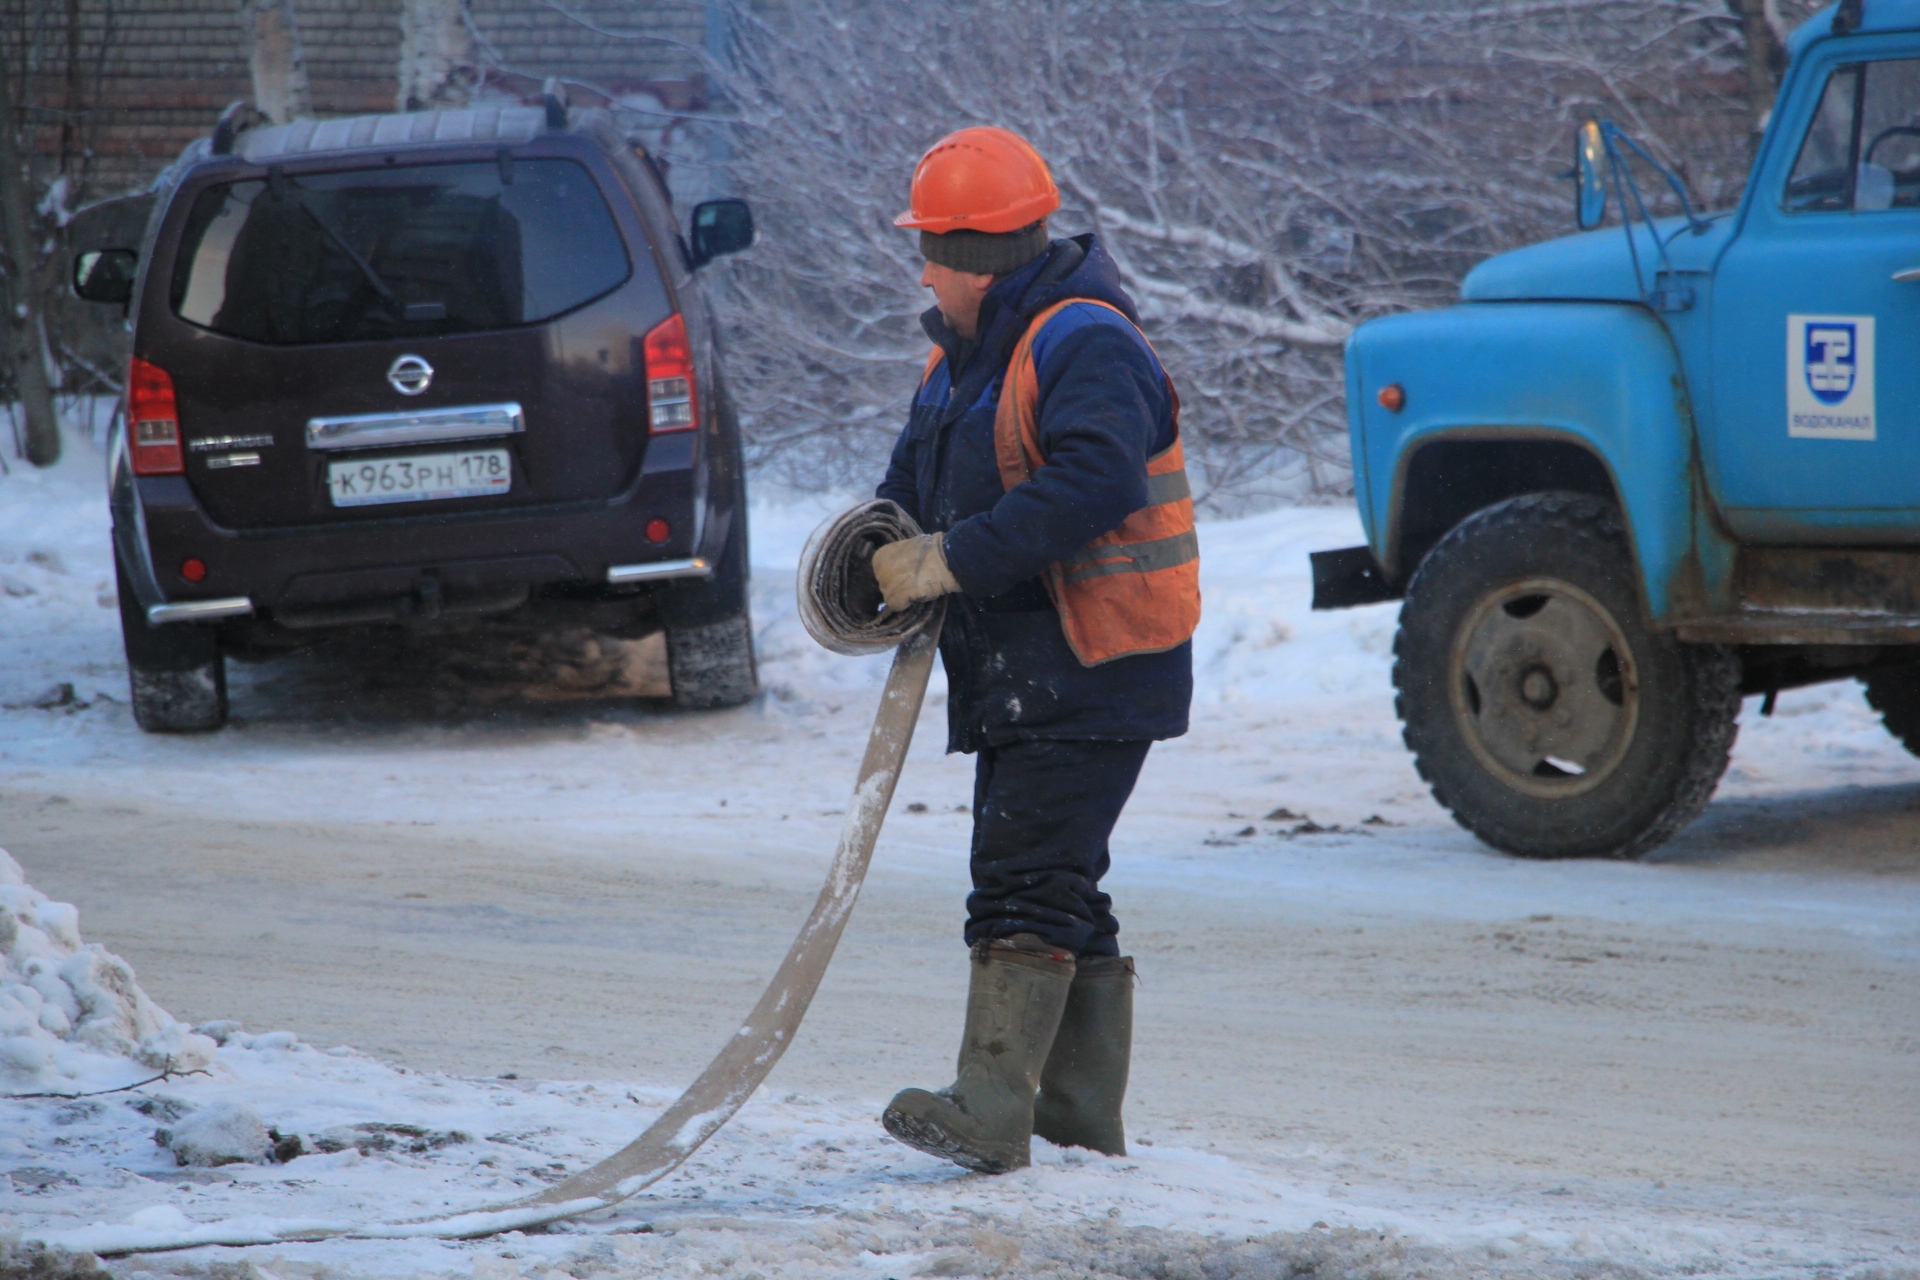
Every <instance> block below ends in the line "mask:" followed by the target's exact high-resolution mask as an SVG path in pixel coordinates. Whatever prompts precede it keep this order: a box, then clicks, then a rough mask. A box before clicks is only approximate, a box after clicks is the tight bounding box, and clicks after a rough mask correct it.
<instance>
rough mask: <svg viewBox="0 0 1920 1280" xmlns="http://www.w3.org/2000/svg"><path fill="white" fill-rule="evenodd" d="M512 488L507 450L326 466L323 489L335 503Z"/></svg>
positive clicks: (426, 499)
mask: <svg viewBox="0 0 1920 1280" xmlns="http://www.w3.org/2000/svg"><path fill="white" fill-rule="evenodd" d="M512 487H513V462H512V460H511V458H510V457H509V455H508V453H507V451H506V450H505V449H470V450H468V451H467V452H465V453H414V454H406V455H404V456H401V457H395V458H366V459H362V460H361V461H358V462H329V463H328V464H327V490H328V492H329V493H330V494H331V495H332V497H333V505H334V506H336V507H370V506H374V505H376V504H378V503H382V502H436V501H439V500H440V499H443V498H483V497H486V496H487V495H488V494H493V493H505V492H506V491H507V490H509V489H511V488H512Z"/></svg>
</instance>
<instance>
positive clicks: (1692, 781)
mask: <svg viewBox="0 0 1920 1280" xmlns="http://www.w3.org/2000/svg"><path fill="white" fill-rule="evenodd" d="M1394 655H1395V657H1396V659H1397V661H1396V662H1395V663H1394V668H1393V682H1394V688H1395V689H1396V690H1397V691H1398V694H1399V697H1398V699H1397V700H1396V703H1395V709H1396V710H1397V711H1398V712H1399V714H1400V719H1401V722H1402V724H1403V725H1404V726H1405V738H1406V743H1407V747H1408V748H1409V749H1410V750H1411V751H1412V752H1413V755H1414V762H1415V764H1416V765H1417V766H1418V768H1419V770H1420V776H1421V777H1423V778H1425V779H1426V780H1427V782H1428V784H1429V785H1431V786H1432V788H1433V795H1434V799H1436V800H1438V801H1439V802H1440V803H1441V804H1442V805H1444V806H1445V807H1446V808H1447V809H1449V810H1451V811H1452V812H1453V816H1454V818H1455V819H1456V820H1457V821H1458V822H1459V823H1460V825H1461V826H1463V827H1465V828H1466V829H1467V830H1469V831H1471V832H1473V833H1474V835H1476V836H1478V837H1480V839H1482V840H1484V841H1486V842H1487V843H1488V844H1490V845H1492V846H1493V847H1494V848H1496V849H1501V850H1504V851H1506V852H1508V853H1514V854H1519V855H1521V856H1523V857H1529V858H1572V857H1609V858H1634V857H1638V856H1640V855H1641V854H1643V853H1645V852H1646V851H1647V850H1649V849H1652V848H1654V847H1655V846H1656V845H1658V844H1660V843H1661V842H1662V841H1664V840H1666V839H1668V838H1669V837H1671V836H1672V835H1673V834H1674V833H1675V832H1677V831H1678V830H1679V829H1680V828H1681V827H1683V826H1685V825H1686V824H1687V823H1688V822H1690V821H1691V820H1692V819H1693V818H1694V817H1695V816H1696V815H1697V814H1698V813H1699V812H1700V810H1701V809H1702V808H1703V807H1704V806H1705V805H1706V803H1707V799H1708V797H1710V796H1711V795H1712V794H1713V789H1714V786H1715V785H1716V784H1717V783H1718V782H1719V780H1720V775H1721V773H1722V772H1724V771H1725V769H1726V767H1727V753H1728V751H1729V750H1730V749H1731V748H1732V746H1733V738H1734V733H1735V729H1736V726H1735V721H1736V718H1737V717H1738V715H1739V712H1740V692H1739V677H1740V668H1739V662H1738V660H1737V658H1736V657H1735V656H1734V653H1733V651H1732V650H1731V649H1728V648H1725V647H1723V646H1718V645H1689V644H1682V643H1680V642H1679V641H1677V640H1675V639H1674V638H1673V637H1672V636H1671V635H1668V634H1664V633H1659V632H1654V631H1650V630H1649V629H1648V628H1647V627H1646V626H1645V625H1644V624H1643V623H1642V621H1641V611H1640V592H1639V588H1638V585H1637V583H1636V580H1635V576H1634V566H1633V558H1632V555H1631V554H1630V553H1629V551H1628V548H1627V540H1626V534H1625V532H1624V531H1623V529H1622V527H1621V523H1620V516H1619V512H1618V511H1617V510H1616V509H1615V508H1614V507H1613V506H1612V504H1610V503H1606V502H1602V501H1600V500H1599V499H1596V498H1591V497H1587V496H1585V495H1582V494H1573V493H1536V494H1528V495H1525V496H1523V497H1518V498H1513V499H1509V500H1508V501H1506V502H1503V503H1500V504H1499V505H1497V506H1493V507H1488V508H1487V509H1486V510H1484V511H1480V512H1478V513H1476V514H1475V515H1473V516H1470V517H1468V518H1467V519H1466V520H1464V521H1462V522H1461V523H1460V524H1459V525H1458V526H1457V527H1455V528H1454V530H1453V531H1452V532H1450V533H1449V534H1447V536H1446V537H1445V538H1443V539H1441V540H1440V542H1439V544H1438V545H1436V546H1435V547H1434V548H1433V550H1432V551H1430V552H1428V553H1427V556H1426V558H1425V559H1424V560H1423V561H1422V562H1421V564H1420V568H1419V570H1418V571H1417V572H1416V573H1415V574H1414V576H1413V581H1412V582H1411V583H1410V584H1409V586H1408V590H1407V602H1406V604H1405V605H1404V606H1403V607H1402V609H1401V611H1400V634H1399V636H1398V638H1397V639H1396V640H1395V642H1394Z"/></svg>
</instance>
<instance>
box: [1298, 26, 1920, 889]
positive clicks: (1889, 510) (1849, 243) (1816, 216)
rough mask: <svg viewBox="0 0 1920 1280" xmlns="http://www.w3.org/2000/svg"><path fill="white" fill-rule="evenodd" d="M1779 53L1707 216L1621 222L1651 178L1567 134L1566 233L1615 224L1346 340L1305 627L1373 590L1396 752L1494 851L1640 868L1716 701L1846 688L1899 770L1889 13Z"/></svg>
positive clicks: (1913, 139) (1902, 205) (1717, 722)
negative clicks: (1343, 459)
mask: <svg viewBox="0 0 1920 1280" xmlns="http://www.w3.org/2000/svg"><path fill="white" fill-rule="evenodd" d="M1789 49H1790V54H1791V61H1790V63H1789V68H1788V72H1787V75H1786V77H1785V80H1784V82H1783V84H1782V86H1781V92H1780V96H1779V100H1778V102H1777V103H1776V104H1775V105H1774V108H1773V111H1772V116H1771V122H1770V124H1769V126H1768V129H1767V133H1766V136H1765V138H1764V140H1763V141H1762V143H1761V145H1760V147H1759V150H1758V154H1757V155H1756V157H1755V159H1754V163H1753V169H1752V174H1751V177H1750V178H1749V180H1748V182H1747V187H1746V191H1745V192H1744V194H1743V196H1742V198H1741V201H1740V204H1739V207H1738V208H1736V209H1734V210H1733V211H1731V212H1729V213H1724V214H1716V215H1711V216H1699V215H1695V214H1693V213H1692V212H1691V210H1687V211H1686V212H1685V214H1684V216H1682V217H1677V218H1663V219H1657V220H1654V219H1649V218H1647V217H1646V214H1645V208H1646V201H1645V199H1644V198H1643V196H1642V195H1641V193H1640V190H1639V188H1638V186H1637V184H1636V183H1635V181H1634V179H1633V170H1634V168H1635V167H1639V168H1640V169H1641V170H1642V171H1643V172H1645V171H1646V170H1647V168H1648V167H1649V166H1650V165H1651V158H1650V157H1648V156H1647V155H1646V153H1645V152H1644V151H1643V150H1642V149H1641V148H1639V147H1638V146H1637V144H1635V143H1634V142H1633V140H1632V139H1631V138H1629V137H1627V136H1626V135H1625V134H1624V133H1623V132H1622V131H1620V130H1619V129H1618V128H1617V127H1615V126H1613V125H1612V124H1610V123H1608V122H1603V121H1593V122H1589V123H1588V124H1587V125H1585V126H1583V127H1582V129H1581V130H1580V133H1579V136H1578V140H1577V145H1576V148H1575V160H1576V165H1575V176H1576V179H1577V183H1578V204H1579V217H1578V219H1577V220H1578V222H1579V224H1580V225H1581V226H1584V227H1596V226H1598V224H1599V223H1600V221H1601V219H1602V217H1603V216H1604V211H1605V206H1606V201H1607V196H1608V194H1609V193H1613V194H1615V195H1617V196H1618V197H1619V198H1620V200H1621V201H1622V202H1624V203H1625V204H1626V205H1627V207H1626V208H1624V209H1622V210H1621V214H1622V218H1621V222H1622V225H1621V226H1620V227H1617V228H1611V229H1607V230H1594V231H1589V232H1588V233H1587V234H1585V235H1578V236H1573V237H1571V238H1567V239H1562V240H1556V241H1553V242H1551V243H1548V244H1541V245H1535V246H1533V247H1531V248H1526V249H1521V250H1519V251H1517V252H1514V253H1509V254H1505V255H1502V256H1500V257H1496V258H1493V259H1491V260H1489V261H1487V262H1485V263H1482V264H1481V265H1480V266H1479V267H1478V268H1476V269H1475V270H1474V271H1473V272H1472V274H1470V275H1469V276H1468V277H1467V279H1466V281H1465V283H1464V284H1463V285H1462V287H1461V291H1460V293H1461V299H1462V302H1461V305H1459V306H1455V307H1451V308H1448V309H1444V310H1439V311H1432V312H1426V313H1422V314H1417V315H1401V316H1391V317H1386V318H1383V319H1379V320H1375V321H1372V322H1370V323H1368V324H1366V325H1364V326H1362V327H1361V328H1360V329H1359V330H1357V331H1356V332H1355V334H1354V336H1353V338H1352V340H1351V342H1350V345H1349V346H1348V349H1347V370H1346V377H1347V404H1348V423H1349V430H1350V434H1351V437H1352V443H1353V459H1354V473H1355V488H1356V490H1357V491H1358V496H1359V504H1360V514H1361V518H1362V521H1363V523H1364V525H1365V527H1366V531H1367V537H1368V545H1366V546H1364V547H1354V548H1350V549H1348V550H1344V551H1335V552H1322V553H1317V554H1316V555H1315V556H1314V578H1315V600H1314V606H1315V607H1316V608H1326V607H1339V606H1342V605H1348V604H1358V603H1363V602H1365V601H1368V600H1384V599H1394V598H1398V597H1402V596H1404V597H1405V600H1406V603H1405V605H1404V606H1403V607H1402V609H1401V612H1400V632H1399V636H1398V639H1397V641H1396V643H1395V656H1396V658H1397V661H1396V663H1395V666H1394V683H1395V686H1396V688H1397V690H1398V693H1399V698H1398V702H1397V707H1398V710H1399V714H1400V716H1401V719H1402V721H1403V723H1404V725H1405V737H1406V743H1407V746H1408V747H1409V748H1410V749H1411V750H1412V751H1413V753H1414V757H1415V761H1416V763H1417V764H1418V766H1419V769H1420V773H1421V775H1422V776H1423V777H1424V778H1426V779H1427V781H1428V782H1429V783H1430V784H1431V785H1432V787H1433V792H1434V796H1435V798H1436V799H1438V800H1439V801H1440V803H1441V804H1443V805H1445V806H1446V807H1447V808H1449V809H1451V810H1452V811H1453V814H1454V816H1455V817H1456V818H1457V819H1458V820H1459V821H1460V822H1461V824H1462V825H1464V826H1465V827H1467V828H1468V829H1469V830H1471V831H1472V832H1474V833H1475V834H1476V835H1478V836H1479V837H1480V838H1481V839H1483V840H1485V841H1486V842H1487V843H1488V844H1491V845H1493V846H1495V847H1496V848H1500V849H1504V850H1508V851H1510V852H1513V853H1518V854H1525V855H1529V856H1536V857H1559V856H1568V855H1603V856H1614V857H1630V856H1636V855H1638V854H1640V853H1642V852H1644V851H1646V850H1648V849H1650V848H1652V847H1654V846H1655V845H1657V844H1658V843H1660V842H1661V841H1662V840H1664V839H1666V838H1667V837H1668V836H1670V835H1672V834H1673V833H1674V832H1675V831H1677V830H1679V828H1680V827H1681V826H1682V825H1683V824H1684V823H1686V822H1687V821H1688V820H1690V819H1691V818H1692V817H1693V816H1694V815H1695V814H1697V813H1698V812H1699V811H1700V809H1701V808H1702V807H1703V806H1704V805H1705V804H1706V802H1707V798H1708V797H1709V796H1710V795H1711V794H1712V792H1713V789H1714V787H1715V785H1716V784H1717V783H1718V781H1719V778H1720V775H1721V773H1722V771H1723V770H1724V769H1725V768H1726V763H1727V755H1728V751H1729V749H1730V748H1731V746H1732V743H1733V737H1734V728H1735V720H1736V717H1737V715H1738V713H1739V709H1740V703H1741V698H1742V696H1743V695H1748V694H1758V695H1763V696H1764V697H1765V699H1766V701H1765V702H1764V704H1763V705H1762V708H1761V711H1762V714H1767V713H1770V712H1771V711H1772V709H1773V699H1774V696H1775V695H1776V694H1777V693H1778V692H1779V691H1780V690H1782V689H1791V688H1794V687H1796V686H1801V685H1810V684H1815V683H1818V682H1820V681H1826V680H1839V679H1846V678H1858V679H1860V680H1862V681H1863V682H1864V683H1865V685H1866V691H1867V699H1868V701H1869V702H1870V703H1871V704H1872V705H1873V706H1874V707H1875V708H1876V709H1878V710H1879V711H1880V712H1881V714H1882V717H1883V719H1884V721H1885V723H1886V726H1887V728H1888V729H1889V730H1891V731H1892V732H1893V733H1894V734H1895V735H1896V736H1898V737H1899V738H1900V739H1901V740H1902V741H1903V742H1904V743H1905V744H1906V745H1907V746H1908V747H1909V748H1910V749H1913V750H1916V751H1920V2H1916V0H1866V3H1865V4H1864V5H1862V4H1861V3H1860V0H1847V2H1846V3H1842V4H1840V5H1837V6H1833V7H1830V8H1828V9H1827V10H1825V11H1823V12H1822V13H1820V14H1819V15H1817V16H1816V17H1815V18H1814V19H1813V20H1812V21H1810V22H1808V23H1807V24H1805V25H1804V26H1802V27H1801V28H1800V29H1799V30H1798V31H1797V32H1796V33H1795V34H1794V36H1793V37H1792V40H1791V41H1790V46H1789ZM1652 167H1653V168H1655V169H1658V166H1652ZM1662 173H1663V174H1664V171H1662ZM1664 176H1666V177H1667V179H1668V181H1669V182H1670V183H1671V185H1672V186H1673V189H1674V192H1675V194H1676V195H1678V196H1679V197H1680V200H1679V204H1680V207H1681V208H1682V209H1683V210H1685V209H1686V203H1685V198H1684V189H1683V188H1682V186H1681V184H1679V183H1678V182H1677V181H1676V180H1673V179H1672V176H1671V175H1670V174H1664Z"/></svg>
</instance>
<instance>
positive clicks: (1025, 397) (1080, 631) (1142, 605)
mask: <svg viewBox="0 0 1920 1280" xmlns="http://www.w3.org/2000/svg"><path fill="white" fill-rule="evenodd" d="M1076 302H1085V303H1088V304H1090V305H1092V306H1097V307H1106V308H1107V310H1109V311H1111V312H1113V313H1114V314H1115V315H1117V316H1120V317H1121V318H1122V319H1126V315H1125V313H1124V312H1122V311H1121V310H1120V309H1119V308H1118V307H1114V306H1109V305H1108V304H1107V303H1104V302H1098V301H1096V300H1094V299H1092V298H1069V299H1068V300H1067V301H1065V302H1061V303H1058V304H1056V305H1054V306H1051V307H1048V308H1047V309H1046V310H1045V311H1042V312H1041V313H1040V314H1039V315H1037V316H1035V317H1034V318H1033V323H1031V324H1030V325H1028V326H1027V331H1026V333H1025V334H1024V335H1022V337H1021V339H1020V342H1019V345H1018V346H1016V347H1014V349H1013V358H1012V360H1011V361H1009V362H1008V365H1007V373H1006V378H1005V381H1004V383H1003V385H1002V388H1001V391H1000V403H999V405H998V406H997V408H996V409H995V412H994V420H993V446H994V455H995V460H996V461H997V462H998V463H999V465H1000V483H1001V484H1002V485H1003V486H1005V487H1006V488H1008V489H1012V488H1013V487H1014V486H1015V485H1018V484H1024V483H1026V482H1027V480H1029V479H1030V478H1032V476H1033V473H1034V472H1035V471H1038V470H1039V469H1040V468H1041V467H1043V466H1045V465H1046V461H1047V459H1046V455H1045V454H1044V453H1043V452H1042V451H1041V447H1040V379H1039V376H1038V374H1037V372H1036V371H1035V369H1034V362H1033V340H1034V338H1035V337H1037V336H1038V335H1039V333H1040V330H1041V329H1042V328H1044V327H1045V326H1046V323H1047V321H1049V320H1051V319H1053V317H1054V316H1055V315H1057V314H1059V312H1060V311H1061V310H1062V309H1063V308H1066V307H1070V306H1072V305H1074V303H1076ZM1127 323H1128V324H1132V323H1133V322H1132V321H1130V320H1129V321H1128V322H1127ZM1136 332H1138V330H1136ZM1140 340H1141V341H1142V342H1145V341H1146V337H1145V335H1144V334H1143V335H1141V339H1140ZM1148 350H1152V345H1151V344H1148ZM928 372H929V373H931V372H932V365H931V364H929V366H928ZM1165 373H1166V371H1165V370H1164V369H1162V371H1161V376H1163V377H1165ZM1167 395H1168V397H1169V399H1170V400H1171V401H1172V407H1173V433H1174V434H1173V443H1172V444H1171V445H1169V446H1168V447H1167V448H1165V449H1163V450H1161V451H1160V452H1159V453H1157V454H1155V455H1154V456H1153V457H1151V458H1149V459H1147V505H1146V506H1144V507H1142V508H1141V509H1140V510H1138V511H1136V512H1134V513H1133V514H1132V515H1130V516H1128V517H1127V518H1126V520H1125V521H1124V522H1123V523H1122V524H1121V525H1120V527H1119V528H1118V529H1115V530H1113V531H1112V532H1111V533H1107V534H1104V535H1102V536H1101V537H1098V538H1095V539H1094V540H1093V541H1092V542H1090V543H1088V544H1087V545H1086V546H1085V547H1084V548H1082V549H1081V550H1080V551H1079V552H1078V553H1076V554H1075V555H1073V556H1071V557H1069V558H1068V559H1066V560H1063V561H1055V562H1054V563H1053V564H1050V565H1048V566H1047V569H1046V573H1045V575H1044V580H1045V582H1046V584H1047V594H1048V595H1050V596H1051V597H1052V598H1053V603H1054V606H1055V608H1057V609H1058V610H1059V611H1060V627H1061V630H1062V631H1064V632H1065V634H1066V638H1067V644H1068V645H1070V646H1071V647H1072V649H1073V653H1074V656H1075V657H1077V658H1079V659H1080V661H1081V663H1083V664H1084V665H1086V666H1089V667H1094V666H1098V665H1100V664H1101V663H1103V662H1111V661H1113V660H1114V659H1115V658H1127V657H1132V656H1134V655H1136V654H1143V653H1163V652H1165V651H1166V650H1168V649H1171V648H1173V647H1174V646H1176V645H1180V644H1184V643H1185V642H1186V641H1187V640H1189V639H1190V638H1192V636H1193V632H1194V628H1195V627H1197V626H1199V625H1200V539H1199V536H1198V535H1197V534H1196V533H1195V532H1194V528H1193V490H1192V488H1191V486H1189V485H1188V483H1187V462H1186V452H1185V450H1183V449H1182V448H1181V446H1180V397H1179V395H1178V393H1176V392H1175V391H1174V389H1173V379H1171V378H1168V379H1167Z"/></svg>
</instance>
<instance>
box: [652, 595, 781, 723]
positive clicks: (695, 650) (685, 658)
mask: <svg viewBox="0 0 1920 1280" xmlns="http://www.w3.org/2000/svg"><path fill="white" fill-rule="evenodd" d="M667 677H668V679H669V680H671V681H672V684H673V704H674V705H675V706H676V707H689V708H708V707H737V706H739V705H740V704H741V703H743V702H750V701H752V700H753V695H754V694H756V693H758V692H760V673H759V669H758V667H757V666H756V665H755V663H754V659H753V621H752V619H751V618H749V617H748V616H747V615H746V614H744V613H743V614H741V615H739V616H738V617H734V618H723V619H721V620H720V621H719V622H710V623H706V624H704V625H699V626H690V627H668V628H667Z"/></svg>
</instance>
